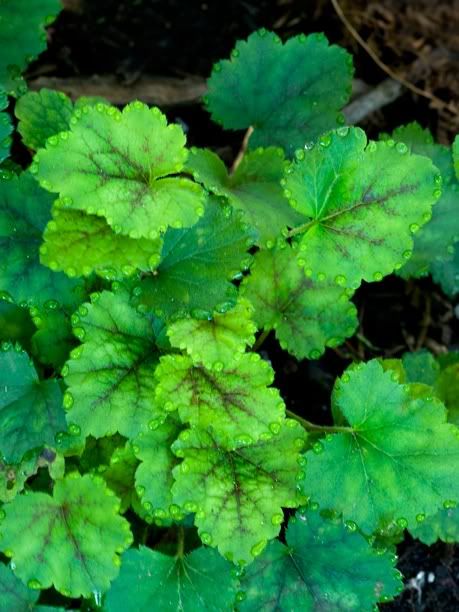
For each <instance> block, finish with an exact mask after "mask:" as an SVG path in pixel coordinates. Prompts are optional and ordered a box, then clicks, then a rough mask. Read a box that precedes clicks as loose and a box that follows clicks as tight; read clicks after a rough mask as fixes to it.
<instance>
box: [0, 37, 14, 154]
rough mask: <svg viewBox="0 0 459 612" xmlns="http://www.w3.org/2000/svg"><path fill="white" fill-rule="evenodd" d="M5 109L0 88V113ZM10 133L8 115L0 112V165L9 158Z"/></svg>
mask: <svg viewBox="0 0 459 612" xmlns="http://www.w3.org/2000/svg"><path fill="white" fill-rule="evenodd" d="M0 27H1V26H0ZM6 108H8V98H7V97H6V94H5V93H4V92H3V91H2V90H1V88H0V111H4V110H5V109H6ZM12 132H13V124H12V123H11V118H10V116H9V114H8V113H7V112H0V164H1V163H2V161H4V160H5V159H6V158H7V157H9V154H10V145H11V133H12Z"/></svg>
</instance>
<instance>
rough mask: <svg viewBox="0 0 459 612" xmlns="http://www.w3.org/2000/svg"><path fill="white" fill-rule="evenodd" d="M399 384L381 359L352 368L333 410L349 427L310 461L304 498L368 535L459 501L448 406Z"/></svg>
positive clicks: (457, 442)
mask: <svg viewBox="0 0 459 612" xmlns="http://www.w3.org/2000/svg"><path fill="white" fill-rule="evenodd" d="M397 378H398V376H397V375H394V373H392V372H391V371H387V372H384V370H383V368H382V366H381V364H380V363H379V362H378V361H376V360H373V361H370V362H368V363H366V364H360V365H358V366H352V367H351V368H350V369H348V371H347V372H345V373H344V374H343V376H342V377H341V379H339V381H338V382H337V384H336V385H335V390H334V394H333V403H334V404H335V406H336V408H337V409H338V410H339V411H340V413H341V414H342V415H343V416H344V418H345V419H346V421H347V423H348V424H349V426H348V427H347V428H346V427H345V428H344V430H343V431H342V432H340V433H336V434H334V435H332V436H329V437H326V438H325V439H323V440H321V441H319V442H317V444H315V445H314V447H313V450H312V451H309V452H308V453H307V454H306V458H307V471H306V477H305V479H304V482H303V489H304V493H305V494H306V495H308V496H311V497H312V499H313V500H314V501H317V502H318V503H319V504H320V505H321V507H323V508H329V509H333V510H335V511H337V512H342V513H343V517H344V519H345V520H346V521H347V520H350V521H354V522H355V523H357V525H358V526H359V527H360V528H361V529H362V530H363V531H364V532H366V533H370V532H373V531H374V530H375V529H378V528H379V529H381V528H384V527H386V526H388V525H390V524H395V523H396V524H397V525H398V526H399V527H400V528H402V529H403V528H404V527H413V526H414V525H416V517H418V516H419V515H426V516H428V515H429V514H433V513H434V512H436V510H437V509H438V508H440V507H441V506H442V505H443V503H444V502H445V501H446V502H448V501H449V500H459V482H458V479H457V473H458V470H459V436H458V434H457V429H456V428H455V427H454V426H453V425H450V424H448V423H447V422H446V411H445V408H444V406H443V404H441V402H439V401H438V400H437V399H435V398H433V397H432V395H429V394H426V393H425V392H424V391H423V392H422V393H418V394H415V393H413V392H412V387H413V386H412V385H401V384H399V383H398V382H396V380H397ZM425 389H427V391H428V387H425ZM413 391H414V390H413ZM324 474H326V475H327V477H326V478H324Z"/></svg>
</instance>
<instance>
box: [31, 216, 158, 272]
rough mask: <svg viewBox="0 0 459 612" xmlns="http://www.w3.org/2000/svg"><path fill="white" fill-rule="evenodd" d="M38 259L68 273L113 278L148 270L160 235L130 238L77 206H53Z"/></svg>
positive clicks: (155, 261) (153, 261)
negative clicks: (72, 207) (77, 208)
mask: <svg viewBox="0 0 459 612" xmlns="http://www.w3.org/2000/svg"><path fill="white" fill-rule="evenodd" d="M43 238H44V243H43V244H42V245H41V246H40V260H41V262H42V264H44V265H45V266H48V267H49V268H51V270H54V271H56V270H60V271H64V272H65V273H66V274H67V276H70V277H73V276H89V275H90V274H92V272H95V273H96V274H98V275H99V276H102V277H104V278H107V279H109V280H114V279H116V278H123V277H124V276H132V275H133V274H134V273H135V271H136V270H137V269H140V270H143V271H150V270H151V269H153V268H155V267H156V265H157V264H158V262H159V258H160V252H161V246H162V242H161V240H160V239H159V238H156V239H155V240H148V239H147V238H139V239H133V238H130V237H129V236H123V235H122V234H115V232H114V231H113V230H112V228H111V227H110V226H109V225H108V224H107V222H106V221H105V220H104V219H103V218H101V217H97V216H95V215H87V214H85V213H83V212H81V211H78V210H65V209H64V210H62V209H59V208H58V209H56V205H55V206H54V210H53V218H52V221H49V223H48V225H47V226H46V228H45V231H44V234H43Z"/></svg>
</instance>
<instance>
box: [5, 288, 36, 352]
mask: <svg viewBox="0 0 459 612" xmlns="http://www.w3.org/2000/svg"><path fill="white" fill-rule="evenodd" d="M34 332H35V326H34V324H33V323H32V319H31V318H30V313H29V311H28V309H27V308H21V307H20V306H18V305H17V304H15V303H14V301H13V300H12V298H11V297H10V296H9V295H8V294H5V293H3V294H2V295H0V342H8V341H9V342H19V344H20V345H21V346H22V347H23V348H25V349H28V348H29V344H30V342H29V339H30V336H32V334H33V333H34Z"/></svg>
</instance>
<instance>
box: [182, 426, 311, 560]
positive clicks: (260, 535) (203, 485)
mask: <svg viewBox="0 0 459 612" xmlns="http://www.w3.org/2000/svg"><path fill="white" fill-rule="evenodd" d="M304 438H305V432H304V430H303V428H302V427H301V426H300V425H299V424H298V423H297V421H293V420H287V421H286V422H285V425H284V426H283V427H282V429H281V430H280V431H279V433H278V434H276V435H272V436H267V435H266V436H264V439H263V440H259V441H258V442H257V443H255V444H251V445H249V446H246V445H243V444H241V445H240V446H239V447H236V448H235V449H234V450H231V451H228V450H225V446H226V445H227V442H226V440H224V439H222V438H221V437H218V436H216V435H215V434H212V433H209V432H205V431H203V430H200V429H190V430H185V431H183V432H182V433H181V434H180V436H179V438H178V440H177V442H175V444H174V445H173V450H174V452H175V453H176V455H177V456H179V457H183V458H184V459H183V462H182V463H181V464H180V465H179V466H177V467H176V468H175V469H174V477H175V479H176V482H175V484H174V486H173V489H172V493H173V496H174V500H175V503H177V504H180V505H181V506H182V507H183V508H188V509H190V510H191V508H194V509H195V511H196V517H195V524H196V526H197V528H198V530H199V533H200V536H201V539H202V541H203V542H204V543H205V544H211V545H213V546H216V547H218V550H219V551H220V553H221V554H223V555H224V556H226V557H227V558H228V559H230V560H232V561H234V562H235V563H250V562H251V561H252V560H253V558H254V557H255V556H257V555H259V554H260V553H261V552H262V550H263V548H264V546H265V545H266V542H267V541H268V540H269V539H271V538H274V537H276V535H277V534H278V533H279V530H280V525H281V523H282V521H283V514H282V507H287V508H294V507H296V506H298V505H300V503H301V502H302V501H303V500H304V498H301V496H300V495H299V493H298V488H297V484H298V478H301V476H302V472H301V467H300V465H299V463H298V460H299V458H300V456H299V452H300V451H301V448H302V446H303V445H304Z"/></svg>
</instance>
